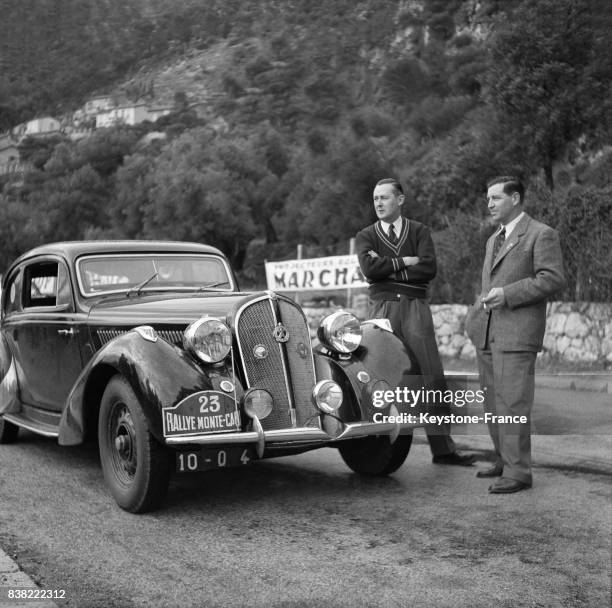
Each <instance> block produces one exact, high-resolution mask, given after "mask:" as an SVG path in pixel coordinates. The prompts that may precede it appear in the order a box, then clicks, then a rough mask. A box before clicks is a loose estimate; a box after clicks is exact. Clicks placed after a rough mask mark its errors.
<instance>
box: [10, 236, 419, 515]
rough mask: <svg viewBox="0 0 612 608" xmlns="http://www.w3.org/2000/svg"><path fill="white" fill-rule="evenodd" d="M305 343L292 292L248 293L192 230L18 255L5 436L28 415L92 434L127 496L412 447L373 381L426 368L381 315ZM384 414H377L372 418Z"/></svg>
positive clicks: (339, 315) (388, 465)
mask: <svg viewBox="0 0 612 608" xmlns="http://www.w3.org/2000/svg"><path fill="white" fill-rule="evenodd" d="M318 338H319V342H318V344H316V345H315V346H314V347H313V345H312V341H311V337H310V333H309V328H308V324H307V320H306V317H305V315H304V313H303V311H302V309H301V308H300V306H299V305H297V304H296V303H295V302H294V301H293V300H291V299H289V298H286V297H284V296H282V295H279V294H276V293H273V292H270V291H264V292H240V291H239V290H238V287H237V283H236V279H235V277H234V274H233V272H232V269H231V268H230V265H229V263H228V260H227V259H226V257H225V256H224V255H223V254H222V253H221V252H220V251H219V250H217V249H215V248H213V247H209V246H206V245H201V244H196V243H179V242H165V241H155V242H154V241H82V242H66V243H56V244H49V245H45V246H41V247H38V248H36V249H33V250H31V251H29V252H28V253H26V254H24V255H22V256H21V257H20V258H19V259H18V260H16V261H15V262H14V263H13V264H12V265H11V266H10V268H9V269H8V271H7V272H6V274H5V275H4V280H3V284H2V320H1V336H0V379H1V382H0V443H10V442H12V441H15V440H16V439H17V436H18V431H19V429H20V428H23V429H27V430H29V431H32V432H34V433H38V434H40V435H44V436H47V437H55V438H57V440H58V442H59V443H60V444H61V445H66V446H70V445H77V444H80V443H82V442H84V441H85V440H86V439H88V438H92V439H94V440H95V439H97V441H98V445H99V452H100V461H101V465H102V470H103V473H104V478H105V480H106V483H107V484H108V487H109V489H110V492H111V493H112V495H113V497H114V498H115V500H116V501H117V503H118V504H119V506H120V507H122V508H123V509H125V510H127V511H131V512H134V513H138V512H144V511H147V510H151V509H153V508H155V507H157V506H159V504H160V502H161V501H162V500H163V499H164V497H165V495H166V492H167V488H168V483H169V480H170V477H171V475H172V473H173V472H175V471H179V472H190V471H202V470H207V469H212V468H222V467H229V466H240V465H244V464H247V463H250V462H251V461H253V460H257V459H261V458H266V457H273V456H280V455H283V456H285V455H288V454H297V453H300V452H304V451H307V450H311V449H314V448H319V447H329V446H336V447H337V448H338V449H339V451H340V454H341V456H342V458H343V459H344V461H345V462H346V463H347V465H348V466H349V467H350V468H351V469H352V470H354V471H356V472H358V473H361V474H370V475H386V474H389V473H391V472H393V471H395V470H396V469H397V468H398V467H400V466H401V464H402V463H403V462H404V460H405V458H406V456H407V454H408V451H409V449H410V445H411V441H412V434H411V430H412V429H411V426H414V425H410V424H404V425H402V424H400V423H397V422H392V423H376V422H374V415H375V414H376V413H384V414H385V415H388V416H385V419H388V418H390V419H392V420H393V419H397V420H399V419H401V417H400V416H395V415H396V414H398V413H399V411H398V410H401V409H402V408H401V404H395V403H385V404H382V405H380V404H377V407H375V406H374V403H373V398H372V395H373V393H374V392H375V391H384V390H387V389H390V388H395V387H397V386H411V385H415V382H416V381H417V380H416V379H417V378H418V375H417V374H418V369H417V368H416V365H415V363H414V362H413V360H412V359H411V355H410V353H409V352H408V350H407V349H406V347H405V346H404V345H403V343H402V342H401V341H400V340H399V339H398V338H397V337H396V336H394V335H393V333H391V331H390V326H389V325H388V322H387V323H385V320H378V321H370V322H365V323H360V322H359V321H358V320H357V319H356V318H355V317H354V316H353V315H352V314H351V313H349V312H345V311H342V310H339V311H337V312H334V313H333V314H331V315H330V316H328V317H326V318H325V319H324V320H323V321H322V322H321V325H320V327H319V329H318ZM377 419H380V416H378V417H377Z"/></svg>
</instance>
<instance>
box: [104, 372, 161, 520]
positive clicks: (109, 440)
mask: <svg viewBox="0 0 612 608" xmlns="http://www.w3.org/2000/svg"><path fill="white" fill-rule="evenodd" d="M98 443H99V449H100V463H101V464H102V471H103V473H104V479H105V480H106V483H107V484H108V486H109V488H110V491H111V494H112V495H113V497H114V499H115V500H116V501H117V504H118V505H119V506H120V507H121V508H122V509H125V510H126V511H130V512H131V513H144V512H145V511H151V510H152V509H155V508H156V507H157V506H159V504H160V503H161V502H162V501H163V499H164V497H165V496H166V492H167V490H168V483H169V481H170V476H171V472H172V471H171V457H170V453H169V451H168V450H167V449H166V448H165V447H164V446H162V445H160V444H159V443H158V441H157V440H156V439H155V437H154V436H153V435H152V434H151V432H150V431H149V429H148V422H147V419H146V417H145V414H144V412H143V409H142V406H141V405H140V402H139V401H138V398H137V397H136V395H135V394H134V391H133V390H132V388H131V387H130V385H129V384H128V383H127V382H126V380H125V379H124V378H122V377H121V376H115V377H114V378H112V379H111V381H110V382H109V383H108V385H107V387H106V390H105V391H104V394H103V395H102V402H101V404H100V416H99V419H98Z"/></svg>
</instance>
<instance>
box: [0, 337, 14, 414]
mask: <svg viewBox="0 0 612 608" xmlns="http://www.w3.org/2000/svg"><path fill="white" fill-rule="evenodd" d="M18 409H19V382H18V381H17V370H16V368H15V359H14V358H13V353H12V352H11V349H10V348H9V346H8V344H7V343H6V338H5V337H4V336H0V414H9V413H11V412H15V411H17V410H18Z"/></svg>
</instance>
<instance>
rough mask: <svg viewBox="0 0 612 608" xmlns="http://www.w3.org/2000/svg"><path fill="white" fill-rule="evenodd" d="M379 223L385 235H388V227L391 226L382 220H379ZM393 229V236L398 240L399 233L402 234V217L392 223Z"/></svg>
mask: <svg viewBox="0 0 612 608" xmlns="http://www.w3.org/2000/svg"><path fill="white" fill-rule="evenodd" d="M380 223H381V225H382V228H383V230H384V231H385V234H386V235H388V234H389V226H391V224H390V223H389V222H385V221H383V220H380ZM393 229H394V230H395V236H397V238H399V236H400V234H401V232H402V216H401V215H400V216H399V217H398V218H397V219H396V220H395V221H394V222H393Z"/></svg>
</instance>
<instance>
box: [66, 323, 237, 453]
mask: <svg viewBox="0 0 612 608" xmlns="http://www.w3.org/2000/svg"><path fill="white" fill-rule="evenodd" d="M115 374H121V375H122V376H123V377H124V378H125V379H126V380H127V381H128V383H129V384H130V386H131V387H132V390H133V391H134V393H135V394H136V396H137V397H138V399H139V400H140V403H141V405H142V407H143V410H144V412H145V416H146V417H147V420H148V424H149V430H150V431H151V433H152V434H153V435H154V436H155V438H156V439H157V440H158V441H160V442H162V443H163V441H164V438H163V423H162V415H161V411H162V408H164V407H171V406H174V405H176V404H177V403H178V402H180V401H181V400H182V399H184V398H185V397H187V396H188V395H190V394H192V393H194V392H197V391H205V390H220V387H219V385H220V383H221V381H222V380H230V381H231V382H232V384H233V385H234V387H235V391H236V398H238V399H239V398H240V397H241V396H242V392H243V391H242V387H241V385H240V384H239V382H238V380H237V379H236V378H234V377H233V375H232V374H231V368H228V367H226V366H220V367H212V366H211V368H210V370H205V369H203V368H202V367H201V366H200V365H199V364H198V363H197V362H196V361H195V360H194V359H193V358H191V356H190V355H189V354H187V353H186V352H185V351H184V350H182V349H180V348H179V347H177V346H174V345H172V344H170V343H168V342H166V341H165V340H163V339H161V338H158V339H156V340H155V341H151V340H150V339H147V338H144V337H142V335H140V334H139V333H138V332H137V331H129V332H127V333H125V334H123V335H121V336H119V337H117V338H115V339H114V340H111V341H110V342H108V343H107V344H106V345H104V347H103V348H102V349H100V350H99V351H98V352H97V353H96V354H95V355H94V356H93V357H92V359H91V360H90V361H89V362H88V364H87V365H86V366H85V368H84V369H83V371H82V372H81V374H80V375H79V377H78V378H77V380H76V382H75V384H74V386H73V388H72V390H71V391H70V394H69V396H68V399H67V402H66V406H65V408H64V411H63V414H62V418H61V421H60V427H59V437H58V441H59V443H60V444H61V445H75V444H79V443H82V442H83V441H84V439H85V436H86V433H89V432H90V431H94V429H95V426H96V420H97V412H98V408H99V404H100V400H101V398H102V394H103V392H104V388H105V387H106V384H107V383H108V381H109V380H110V378H111V377H112V376H114V375H115ZM92 427H93V428H92Z"/></svg>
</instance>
